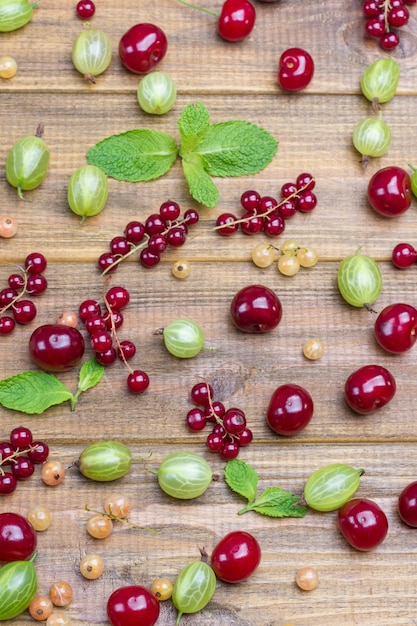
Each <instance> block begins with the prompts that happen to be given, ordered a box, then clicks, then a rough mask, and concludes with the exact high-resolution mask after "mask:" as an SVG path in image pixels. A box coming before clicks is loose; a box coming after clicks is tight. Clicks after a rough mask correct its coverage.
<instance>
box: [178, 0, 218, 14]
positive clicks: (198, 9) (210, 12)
mask: <svg viewBox="0 0 417 626" xmlns="http://www.w3.org/2000/svg"><path fill="white" fill-rule="evenodd" d="M178 2H179V3H180V4H183V5H184V6H186V7H190V8H191V9H197V11H202V13H208V15H214V17H220V14H219V13H216V11H211V10H210V9H205V8H203V7H199V6H197V5H196V4H192V3H191V2H186V1H185V0H178Z"/></svg>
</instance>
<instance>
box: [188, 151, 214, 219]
mask: <svg viewBox="0 0 417 626" xmlns="http://www.w3.org/2000/svg"><path fill="white" fill-rule="evenodd" d="M182 169H183V172H184V176H185V179H186V181H187V184H188V189H189V191H190V194H191V195H192V197H193V198H194V200H196V201H197V202H200V204H204V205H205V206H207V207H209V208H211V209H213V208H214V207H215V206H216V204H217V202H218V200H219V190H218V189H217V187H216V185H215V184H214V183H213V181H212V180H211V178H210V176H209V175H208V174H207V172H206V171H205V169H204V162H203V159H202V158H201V156H199V155H198V154H196V153H195V152H191V153H189V154H187V155H186V156H185V157H184V158H183V160H182Z"/></svg>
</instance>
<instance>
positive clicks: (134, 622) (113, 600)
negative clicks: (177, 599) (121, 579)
mask: <svg viewBox="0 0 417 626" xmlns="http://www.w3.org/2000/svg"><path fill="white" fill-rule="evenodd" d="M107 616H108V618H109V621H110V624H111V625H112V626H139V624H140V626H154V624H155V623H156V621H157V619H158V617H159V601H158V600H157V599H156V596H154V594H153V593H152V592H151V591H150V590H149V589H147V588H146V587H142V586H141V585H129V586H127V587H119V589H116V590H115V591H113V593H112V594H111V596H110V597H109V599H108V600H107Z"/></svg>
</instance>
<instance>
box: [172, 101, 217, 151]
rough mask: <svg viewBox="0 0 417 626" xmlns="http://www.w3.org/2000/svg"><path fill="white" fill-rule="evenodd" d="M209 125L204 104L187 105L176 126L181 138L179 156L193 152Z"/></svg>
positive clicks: (207, 113)
mask: <svg viewBox="0 0 417 626" xmlns="http://www.w3.org/2000/svg"><path fill="white" fill-rule="evenodd" d="M209 126H210V116H209V112H208V111H207V109H206V107H205V106H204V104H202V103H201V102H197V103H196V104H195V105H193V104H189V105H187V106H186V107H185V108H184V109H183V110H182V113H181V116H180V119H179V122H178V127H179V131H180V138H181V152H180V154H181V156H183V157H184V156H186V155H187V154H188V153H189V152H193V151H194V150H195V149H196V147H197V146H198V144H199V143H200V141H201V140H202V139H203V137H204V135H205V134H206V132H207V130H208V128H209Z"/></svg>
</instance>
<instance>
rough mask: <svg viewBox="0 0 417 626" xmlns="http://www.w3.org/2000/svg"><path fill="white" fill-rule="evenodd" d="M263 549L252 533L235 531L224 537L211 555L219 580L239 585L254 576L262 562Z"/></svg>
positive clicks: (212, 564)
mask: <svg viewBox="0 0 417 626" xmlns="http://www.w3.org/2000/svg"><path fill="white" fill-rule="evenodd" d="M261 556H262V554H261V547H260V545H259V543H258V541H257V539H255V537H254V536H253V535H251V534H250V533H247V532H244V531H241V530H235V531H232V532H230V533H228V534H227V535H225V536H224V537H223V539H221V540H220V541H219V543H218V544H217V545H216V546H215V548H214V550H213V552H212V554H211V566H212V568H213V570H214V573H215V574H216V576H217V578H220V580H224V581H225V582H227V583H239V582H241V581H242V580H246V579H247V578H249V576H251V575H252V574H253V572H254V571H255V570H256V568H257V567H258V565H259V563H260V562H261Z"/></svg>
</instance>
